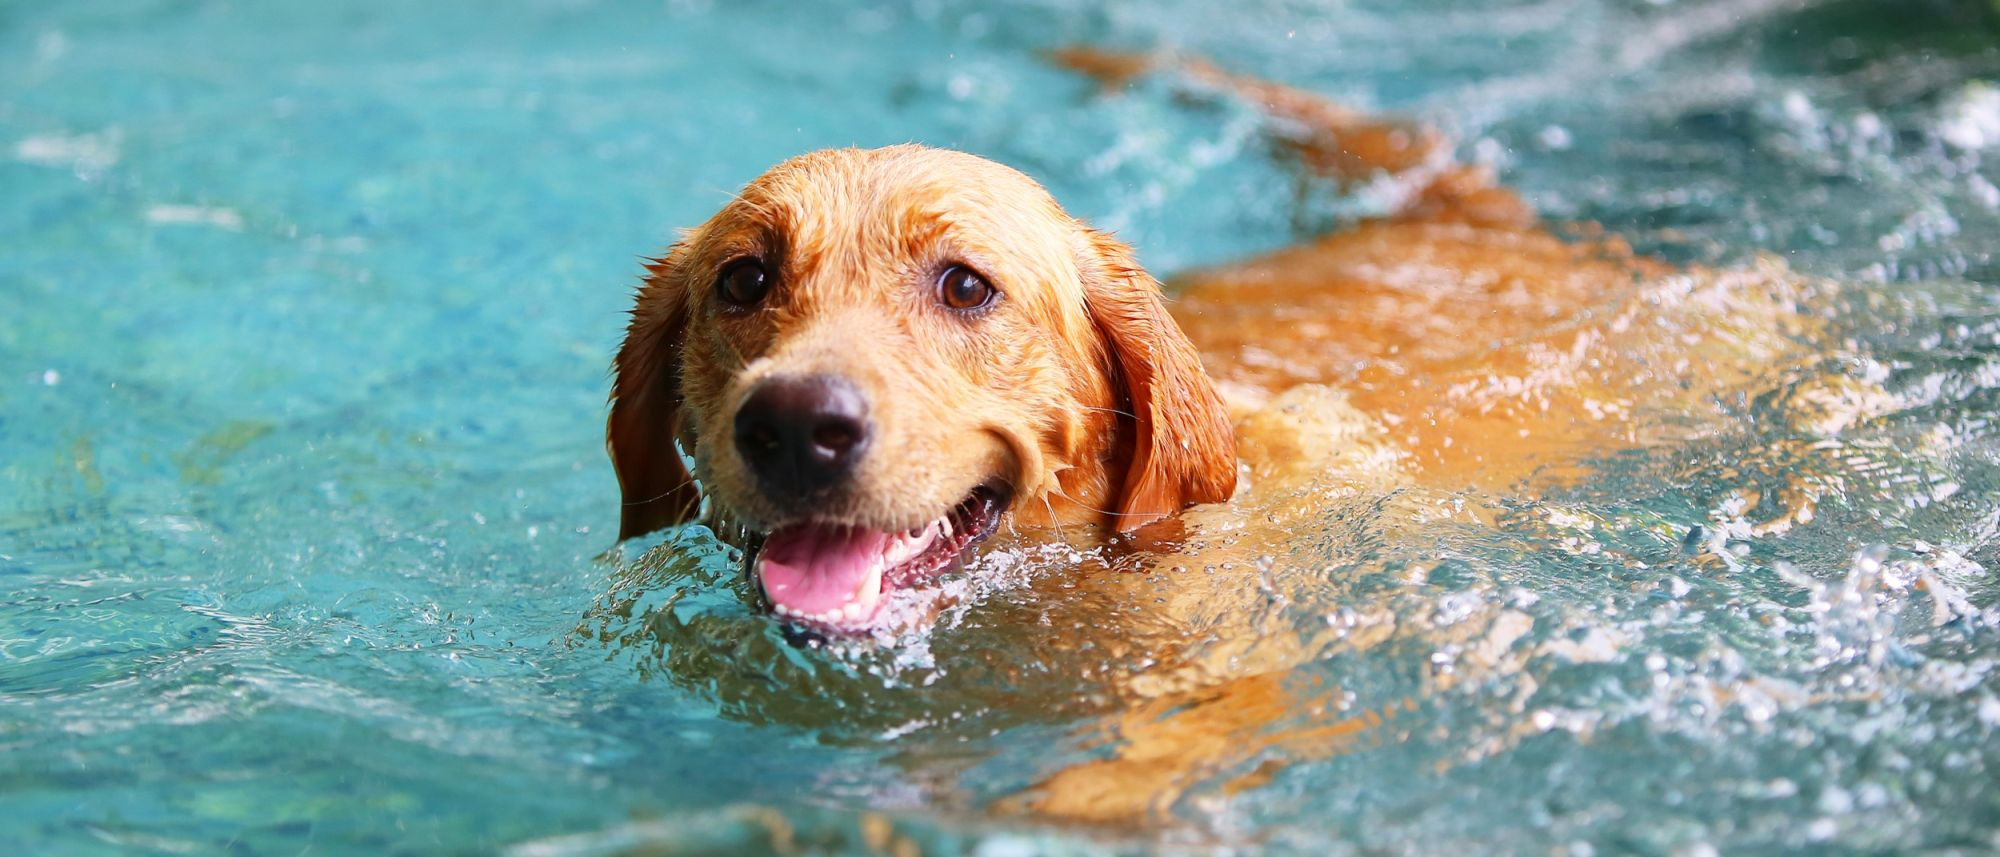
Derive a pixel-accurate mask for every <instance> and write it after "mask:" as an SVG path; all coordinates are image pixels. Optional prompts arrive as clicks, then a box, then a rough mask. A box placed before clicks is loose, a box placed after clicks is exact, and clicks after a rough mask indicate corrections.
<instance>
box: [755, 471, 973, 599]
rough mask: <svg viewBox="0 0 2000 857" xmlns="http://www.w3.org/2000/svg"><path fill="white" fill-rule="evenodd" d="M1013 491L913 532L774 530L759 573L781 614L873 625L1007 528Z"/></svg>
mask: <svg viewBox="0 0 2000 857" xmlns="http://www.w3.org/2000/svg"><path fill="white" fill-rule="evenodd" d="M1006 508H1007V492H1006V489H1005V488H1004V487H1001V486H997V485H981V486H979V487H978V488H974V489H972V493H971V494H970V495H968V496H967V497H966V498H965V500H963V501H962V502H960V503H959V504H958V505H956V506H953V507H952V508H951V511H949V512H946V513H945V514H944V516H943V517H940V518H938V519H937V520H935V521H931V522H930V523H928V524H924V525H922V526H919V527H915V528H912V529H910V530H909V531H907V532H893V533H892V532H884V531H882V530H876V529H870V528H868V527H861V526H855V525H852V524H838V523H829V522H822V521H802V522H799V523H795V524H788V525H786V526H783V527H779V528H778V529H776V530H773V531H772V532H771V534H770V535H768V536H766V537H765V538H764V544H763V546H762V547H761V548H759V549H758V551H757V558H756V560H755V566H754V571H755V573H756V575H757V580H758V582H759V583H760V585H762V586H763V589H764V597H765V598H767V599H770V602H771V609H772V610H773V611H774V612H776V613H777V614H778V615H779V616H782V617H784V618H786V619H790V620H792V621H795V622H800V623H803V624H809V625H815V626H819V627H824V628H829V629H832V630H844V631H858V630H863V629H866V628H867V627H868V626H870V625H871V624H873V622H874V621H875V616H876V614H877V613H879V612H881V609H882V605H883V603H885V602H886V601H887V600H888V596H889V593H890V592H892V591H894V590H895V589H896V588H897V587H907V586H912V585H914V584H918V583H922V582H923V581H926V580H929V579H931V578H933V577H936V576H937V575H938V574H939V573H941V572H943V571H944V570H945V569H947V568H950V567H951V566H952V564H953V563H956V562H958V561H959V560H960V559H961V558H963V557H964V556H965V555H966V554H967V553H969V552H970V551H971V550H972V548H973V546H974V545H977V544H979V543H980V542H982V541H984V540H985V539H986V537H987V536H990V535H992V534H993V530H994V528H995V527H998V526H999V525H1000V513H1001V512H1002V511H1003V510H1005V509H1006Z"/></svg>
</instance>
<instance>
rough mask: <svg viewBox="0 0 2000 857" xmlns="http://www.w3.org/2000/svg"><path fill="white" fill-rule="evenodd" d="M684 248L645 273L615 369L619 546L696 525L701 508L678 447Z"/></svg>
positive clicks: (611, 422)
mask: <svg viewBox="0 0 2000 857" xmlns="http://www.w3.org/2000/svg"><path fill="white" fill-rule="evenodd" d="M684 246H685V245H677V246H675V247H674V248H673V249H671V250H668V251H667V254H666V255H665V256H662V257H660V258H659V259H656V260H654V261H653V262H652V263H651V264H648V265H647V266H646V282H645V285H643V286H640V288H639V297H638V301H637V305H635V306H634V307H633V308H632V323H631V324H630V325H629V326H628V327H627V328H626V330H625V344H623V345H621V346H619V348H618V359H617V361H616V362H614V363H613V364H612V371H613V372H614V373H615V374H616V379H615V380H614V381H613V382H612V385H611V417H610V419H608V420H606V421H605V426H604V449H605V451H606V452H608V453H610V454H611V466H612V468H613V469H614V470H616V471H617V472H618V488H619V491H620V493H621V494H623V495H624V500H625V505H624V513H623V514H622V515H620V516H619V521H618V538H619V539H620V540H623V539H629V538H631V537H633V536H639V535H645V534H646V533H650V532H652V531H654V530H657V529H661V528H663V527H668V526H672V525H674V524H678V523H682V522H684V521H687V520H688V519H689V518H692V517H694V515H695V512H696V510H697V509H698V508H699V506H700V503H701V495H700V492H698V491H696V490H695V485H694V479H693V477H692V476H690V475H689V474H688V470H687V465H685V464H682V463H681V454H680V450H679V449H678V448H676V447H675V445H674V439H675V437H676V436H677V435H678V434H679V433H680V420H681V413H680V412H681V365H680V364H681V339H682V337H684V336H685V335H686V333H687V319H688V306H687V298H688V295H687V289H686V287H685V285H684V284H683V283H682V282H681V281H680V280H681V278H680V277H679V275H678V271H677V268H678V267H679V265H678V260H679V257H680V256H681V255H682V253H683V252H684V251H683V247H684Z"/></svg>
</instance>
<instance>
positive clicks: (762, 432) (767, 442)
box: [737, 423, 782, 452]
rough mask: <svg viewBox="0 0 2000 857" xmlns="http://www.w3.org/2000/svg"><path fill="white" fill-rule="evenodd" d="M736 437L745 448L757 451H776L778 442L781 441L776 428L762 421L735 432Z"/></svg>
mask: <svg viewBox="0 0 2000 857" xmlns="http://www.w3.org/2000/svg"><path fill="white" fill-rule="evenodd" d="M737 437H738V438H739V439H740V440H741V442H742V444H743V446H744V447H745V448H746V449H750V450H754V451H757V452H773V451H776V450H777V448H778V444H779V443H781V442H782V441H780V440H779V438H778V430H777V429H774V428H772V427H770V426H769V425H766V424H764V423H757V424H754V425H750V426H747V427H745V428H744V429H743V431H741V432H739V433H738V434H737Z"/></svg>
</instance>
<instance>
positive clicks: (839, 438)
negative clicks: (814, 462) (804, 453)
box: [812, 419, 861, 455]
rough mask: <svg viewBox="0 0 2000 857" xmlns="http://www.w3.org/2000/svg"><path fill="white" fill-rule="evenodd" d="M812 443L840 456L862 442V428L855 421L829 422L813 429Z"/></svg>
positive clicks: (837, 420) (839, 420) (835, 420)
mask: <svg viewBox="0 0 2000 857" xmlns="http://www.w3.org/2000/svg"><path fill="white" fill-rule="evenodd" d="M812 442H813V445H814V446H817V447H819V448H820V449H824V450H826V451H828V452H831V453H833V454H835V455H839V454H841V453H844V452H847V451H848V450H850V449H853V448H854V447H855V446H856V445H857V444H859V443H860V442H861V426H860V425H858V424H856V423H855V422H854V421H853V420H845V419H834V420H827V421H824V422H822V423H820V424H819V425H817V426H814V427H813V433H812Z"/></svg>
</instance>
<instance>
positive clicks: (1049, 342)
mask: <svg viewBox="0 0 2000 857" xmlns="http://www.w3.org/2000/svg"><path fill="white" fill-rule="evenodd" d="M616 371H617V382H616V385H615V387H614V389H613V391H612V395H613V407H612V414H611V420H610V425H609V431H608V437H607V441H608V446H609V448H610V451H611V457H612V460H613V463H614V465H615V466H616V468H617V470H618V476H619V483H620V485H621V487H622V488H623V491H624V495H625V508H624V519H623V524H622V527H621V529H622V533H621V537H629V536H633V535H637V534H640V533H644V532H647V531H650V530H653V529H657V528H659V527H662V526H666V525H668V524H672V523H677V522H679V521H682V520H686V519H687V518H689V517H691V516H692V514H693V513H694V510H695V508H696V505H697V503H698V499H699V498H698V494H697V493H696V492H697V489H696V487H695V485H694V484H692V483H691V482H690V479H689V476H690V475H689V474H688V472H687V470H686V468H685V467H684V466H683V464H682V461H681V458H680V456H679V454H678V453H677V452H676V450H675V442H676V441H678V442H679V444H680V446H681V447H682V448H683V449H685V450H686V451H687V452H688V453H689V454H690V455H692V457H693V459H694V462H695V467H694V473H693V476H694V477H695V481H697V482H698V483H699V486H700V491H701V492H703V493H706V494H707V496H708V497H709V499H710V516H711V518H713V519H714V520H715V522H716V523H717V524H718V525H719V526H718V529H719V530H721V531H724V532H735V531H740V532H742V533H745V534H748V535H749V536H750V537H751V538H756V537H762V539H763V542H762V546H761V548H760V550H759V551H758V553H757V563H756V566H757V567H756V568H755V573H756V574H757V576H758V578H759V581H760V583H761V584H762V587H763V590H764V592H765V594H766V596H767V597H768V598H769V599H770V601H771V604H772V606H773V608H774V609H775V610H776V611H777V612H779V613H780V614H781V615H784V616H787V617H789V618H792V619H794V620H796V621H800V622H803V623H807V624H814V625H818V626H822V627H826V628H831V629H854V628H861V627H865V626H867V625H868V624H870V623H871V622H872V620H873V619H874V617H875V613H876V611H877V608H878V607H879V605H880V604H881V602H882V596H883V595H884V594H885V593H886V592H887V591H888V590H889V589H891V588H893V587H895V586H899V585H909V584H911V583H913V582H916V581H920V580H922V579H924V578H927V577H929V576H931V575H934V574H936V573H937V572H939V571H940V570H942V569H943V568H945V567H946V566H948V565H950V564H951V563H953V562H954V561H956V560H958V559H959V558H960V557H961V556H963V555H964V554H965V553H966V552H968V551H969V550H970V549H971V548H972V547H973V546H974V545H975V544H977V543H978V542H979V541H980V540H982V539H984V538H985V537H986V536H987V535H989V534H990V533H991V532H992V531H993V530H994V528H995V527H996V526H998V525H999V523H1000V522H1001V520H1002V519H1003V518H1004V517H1005V516H1007V515H1010V514H1011V515H1015V516H1017V517H1019V518H1021V519H1023V520H1025V521H1029V522H1039V521H1044V520H1078V519H1086V518H1099V519H1103V518H1105V517H1106V516H1109V519H1110V522H1111V523H1113V524H1115V525H1117V526H1119V527H1121V528H1130V527H1134V526H1137V525H1139V524H1142V523H1145V522H1146V521H1149V520H1152V519H1153V518H1157V517H1159V516H1161V515H1164V514H1171V513H1173V512H1175V511H1178V510H1179V509H1180V508H1181V507H1182V506H1184V505H1186V504H1188V503H1194V502H1210V501H1217V500H1222V499H1226V498H1227V497H1228V496H1229V494H1230V493H1231V491H1232V490H1233V489H1234V486H1235V472H1236V470H1235V467H1236V465H1235V448H1234V441H1233V437H1232V435H1231V433H1230V427H1229V423H1228V419H1227V417H1226V415H1225V414H1224V411H1223V408H1222V406H1221V403H1220V401H1219V400H1218V399H1217V397H1216V394H1215V391H1214V389H1213V387H1212V385H1211V384H1210V383H1209V381H1208V379H1207V376H1206V375H1205V374H1203V372H1202V370H1201V366H1200V363H1199V361H1198V359H1197V358H1196V356H1195V354H1194V351H1193V348H1192V347H1191V346H1190V345H1189V344H1188V342H1187V339H1186V338H1185V337H1184V336H1183V335H1182V334H1181V332H1180V330H1179V329H1178V328H1177V327H1175V325H1174V323H1173V321H1172V319H1171V318H1169V317H1168V315H1167V314H1166V312H1165V309H1164V307H1162V305H1161V304H1160V296H1159V287H1158V285H1157V284H1156V283H1155V282H1154V281H1153V279H1152V278H1151V277H1149V276H1147V275H1146V274H1145V272H1144V271H1142V270H1140V269H1138V268H1137V266H1136V265H1134V263H1133V262H1132V260H1131V257H1130V253H1129V251H1127V250H1126V249H1125V248H1124V247H1123V246H1122V245H1120V244H1118V243H1117V242H1116V241H1114V240H1112V239H1110V238H1109V237H1108V236H1105V235H1103V234H1101V233H1097V232H1095V231H1092V230H1090V229H1089V228H1087V227H1085V226H1084V225H1082V224H1081V223H1079V222H1077V221H1076V220H1074V219H1073V218H1070V217H1069V216H1068V215H1067V214H1065V213H1064V212H1063V211H1062V209H1061V208H1060V207H1059V206H1058V205H1056V203H1055V201H1054V200H1053V199H1051V198H1050V197H1049V196H1048V194H1047V193H1046V192H1045V191H1043V190H1042V189H1041V187H1040V186H1038V185H1036V184H1035V183H1034V182H1033V181H1032V180H1030V179H1028V178H1027V177H1026V176H1023V175H1021V174H1020V173H1018V172H1015V171H1013V170H1011V169H1008V168H1006V167H1003V166H1000V165H998V164H994V163H992V162H990V161H986V160H983V159H980V158H976V157H973V156H970V155H965V154H961V153H957V152H948V151H941V150H933V149H925V148H921V147H916V146H897V147H891V148H887V149H877V150H871V151H861V150H852V149H849V150H835V151H823V152H815V153H812V154H808V155H803V156H800V157H798V158H794V159H792V160H790V161H787V162H785V163H784V164H781V165H779V166H777V167H775V168H773V169H772V170H771V171H770V172H768V173H766V174H764V175H763V176H762V177H760V178H758V179H757V180H756V181H754V182H752V183H751V184H750V185H749V186H748V187H747V188H745V189H744V190H743V192H742V193H741V194H740V195H739V196H738V197H737V198H736V199H735V200H734V201H732V202H731V203H729V204H728V205H726V206H724V207H723V209H722V210H721V211H720V212H718V213H717V214H716V215H715V216H714V217H712V218H710V219H709V221H708V222H707V223H704V224H703V225H701V226H700V227H698V228H696V229H694V230H692V231H691V232H689V233H688V234H687V235H686V237H685V238H684V240H682V241H681V242H680V243H679V244H677V245H675V246H674V247H673V248H672V249H671V250H670V251H669V252H668V253H667V255H666V256H665V257H663V258H661V259H660V260H658V261H657V262H656V263H655V264H654V265H652V266H651V267H650V276H649V277H648V278H647V281H646V284H645V286H644V288H643V289H642V290H641V292H640V294H639V299H638V305H637V307H636V308H635V309H634V311H633V319H632V323H631V326H630V329H629V330H628V332H627V336H626V341H625V344H624V347H623V348H622V349H621V350H620V351H619V355H618V360H617V365H616Z"/></svg>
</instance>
